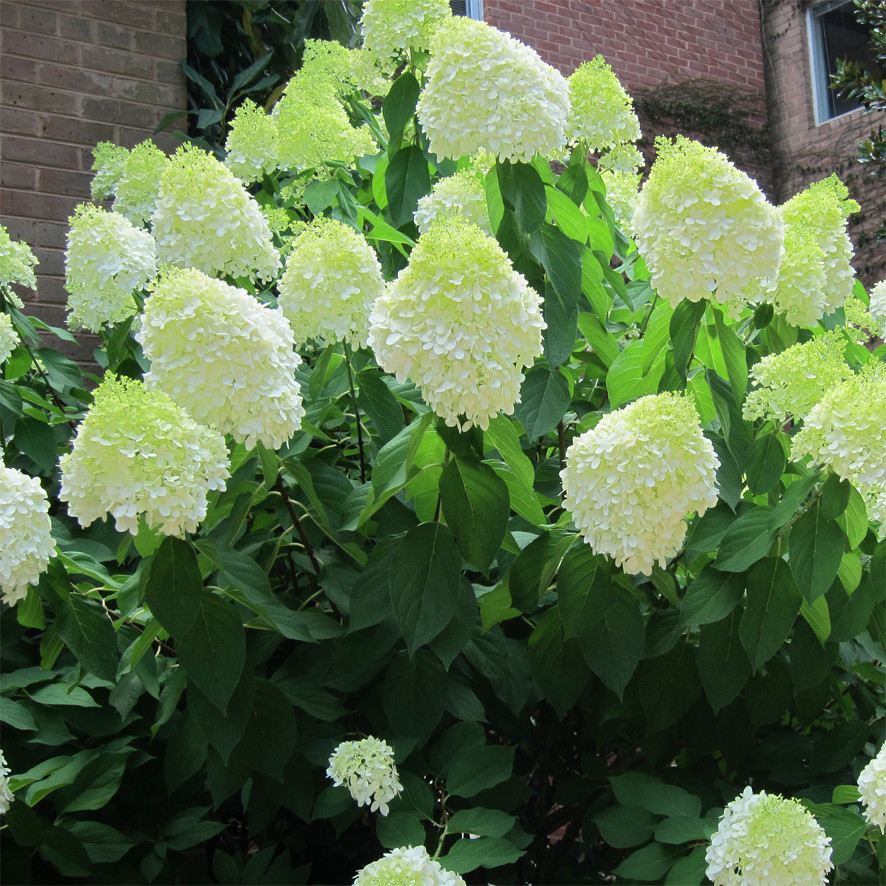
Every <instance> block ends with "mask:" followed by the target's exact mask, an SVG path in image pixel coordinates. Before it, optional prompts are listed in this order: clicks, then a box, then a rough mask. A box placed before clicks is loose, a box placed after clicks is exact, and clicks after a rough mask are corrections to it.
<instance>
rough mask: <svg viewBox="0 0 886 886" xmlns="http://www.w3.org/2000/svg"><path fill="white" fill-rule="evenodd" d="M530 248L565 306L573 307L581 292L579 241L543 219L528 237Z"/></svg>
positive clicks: (569, 308)
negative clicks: (541, 223) (542, 222)
mask: <svg viewBox="0 0 886 886" xmlns="http://www.w3.org/2000/svg"><path fill="white" fill-rule="evenodd" d="M529 249H530V251H531V252H532V255H533V256H534V257H535V258H536V260H537V261H538V262H539V264H540V265H541V266H542V267H543V268H544V269H545V273H547V275H548V278H549V279H550V281H551V283H552V284H553V287H554V290H555V291H556V293H557V295H558V296H559V297H560V300H561V301H562V303H563V305H564V307H565V309H566V310H568V311H572V310H573V309H576V308H577V307H578V300H579V297H580V296H581V251H580V249H579V244H578V243H576V242H575V240H572V239H570V238H569V237H567V236H566V234H564V233H563V231H561V230H560V229H559V228H555V227H554V226H553V225H549V224H547V223H545V224H543V225H542V226H541V227H540V228H539V230H538V231H536V232H535V233H534V234H533V235H532V237H531V238H530V240H529Z"/></svg>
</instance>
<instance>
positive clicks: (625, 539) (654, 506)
mask: <svg viewBox="0 0 886 886" xmlns="http://www.w3.org/2000/svg"><path fill="white" fill-rule="evenodd" d="M718 467H719V460H718V459H717V456H716V454H715V453H714V448H713V446H712V445H711V443H710V441H709V440H707V439H706V438H705V437H704V435H703V434H702V430H701V424H700V422H699V418H698V413H697V412H696V411H695V407H694V405H693V404H692V402H691V401H690V400H688V399H687V398H686V397H684V396H682V395H681V394H674V393H665V394H651V395H649V396H646V397H641V398H640V399H639V400H635V401H634V402H633V403H631V404H629V405H628V406H625V407H623V408H622V409H619V410H617V411H615V412H611V413H609V414H608V415H605V416H603V418H602V419H601V420H600V422H599V423H598V424H597V426H596V427H594V428H592V429H591V430H589V431H586V432H585V433H584V434H582V435H581V436H579V437H576V439H575V440H574V441H573V443H572V445H571V446H570V447H569V449H568V450H567V451H566V467H565V468H564V469H563V470H562V471H561V472H560V476H561V478H562V480H563V489H564V492H565V499H564V507H565V509H566V510H567V511H569V512H570V513H571V514H572V519H573V521H574V522H575V525H576V527H577V528H578V529H579V531H580V532H581V534H582V535H583V536H584V539H585V541H586V542H587V543H588V544H589V545H590V546H591V548H593V550H594V551H596V552H597V553H598V554H609V555H610V556H612V557H613V558H614V559H615V563H616V565H617V566H622V567H623V568H624V571H625V572H627V573H638V572H642V573H645V574H648V573H650V572H651V571H652V566H653V564H654V563H656V562H657V563H659V565H661V566H662V567H664V566H665V561H666V558H667V557H672V556H673V555H674V554H676V553H677V551H679V549H680V546H681V545H682V543H683V538H684V537H685V535H686V522H685V520H684V518H685V517H686V515H687V514H690V513H692V512H695V511H697V512H698V513H699V514H703V513H704V512H705V510H707V509H708V508H711V507H713V506H714V505H715V504H716V503H717V483H716V473H717V468H718Z"/></svg>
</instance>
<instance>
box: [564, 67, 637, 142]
mask: <svg viewBox="0 0 886 886" xmlns="http://www.w3.org/2000/svg"><path fill="white" fill-rule="evenodd" d="M569 98H570V104H571V109H570V111H569V121H568V123H567V126H566V131H567V133H568V135H569V141H570V142H577V141H579V140H582V139H583V140H584V141H585V142H586V143H587V146H588V150H590V151H605V150H608V149H609V148H613V147H615V146H616V145H620V144H626V143H627V142H635V141H637V139H639V138H640V121H639V120H638V119H637V115H636V114H635V113H634V103H633V101H632V100H631V97H630V96H629V95H628V94H627V92H626V91H625V88H624V87H623V86H622V85H621V83H620V82H619V80H618V77H616V76H615V72H614V71H613V70H612V68H611V67H610V65H609V64H607V62H606V59H604V58H603V56H602V55H598V56H597V57H596V58H593V59H591V61H589V62H583V63H582V64H581V65H579V66H578V68H576V70H575V71H573V72H572V74H570V75H569Z"/></svg>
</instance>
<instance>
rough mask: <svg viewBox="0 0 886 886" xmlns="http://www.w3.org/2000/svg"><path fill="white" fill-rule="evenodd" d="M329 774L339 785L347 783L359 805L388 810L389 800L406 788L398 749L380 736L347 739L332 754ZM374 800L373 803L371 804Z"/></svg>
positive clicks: (379, 810) (383, 811)
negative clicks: (396, 755) (396, 758)
mask: <svg viewBox="0 0 886 886" xmlns="http://www.w3.org/2000/svg"><path fill="white" fill-rule="evenodd" d="M326 774H327V775H328V776H329V777H330V778H331V779H332V783H333V784H334V785H336V787H340V786H342V785H344V786H345V787H346V788H347V789H348V790H349V791H350V792H351V796H352V797H353V798H354V799H355V800H356V801H357V805H358V806H369V808H370V811H371V812H376V811H378V812H381V814H382V815H387V814H388V803H390V802H391V800H393V799H394V798H395V797H396V796H397V795H398V794H399V793H400V792H401V791H402V790H403V785H401V784H400V778H399V776H398V774H397V766H396V764H395V763H394V749H393V748H392V747H391V746H390V745H389V744H388V743H387V742H385V741H382V740H381V739H380V738H374V737H373V736H371V735H370V736H369V737H367V738H361V739H360V740H359V741H343V742H342V743H341V744H340V745H339V746H338V747H337V748H336V749H335V750H334V751H333V753H332V756H331V757H330V758H329V768H328V769H327V770H326ZM370 804H371V805H370Z"/></svg>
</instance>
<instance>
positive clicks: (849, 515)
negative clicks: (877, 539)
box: [837, 486, 868, 549]
mask: <svg viewBox="0 0 886 886" xmlns="http://www.w3.org/2000/svg"><path fill="white" fill-rule="evenodd" d="M837 525H838V526H839V527H840V528H841V529H842V530H843V532H845V533H846V538H847V539H848V540H849V547H850V549H851V548H857V547H858V546H859V545H860V544H861V542H862V540H863V539H864V537H865V535H867V531H868V510H867V505H865V503H864V499H863V498H862V496H861V493H860V492H859V491H858V490H857V489H856V488H855V487H854V486H853V487H852V491H851V492H850V493H849V503H848V504H847V505H846V510H845V511H843V513H842V514H840V516H839V517H838V519H837Z"/></svg>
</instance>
